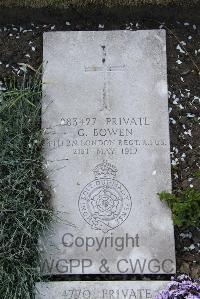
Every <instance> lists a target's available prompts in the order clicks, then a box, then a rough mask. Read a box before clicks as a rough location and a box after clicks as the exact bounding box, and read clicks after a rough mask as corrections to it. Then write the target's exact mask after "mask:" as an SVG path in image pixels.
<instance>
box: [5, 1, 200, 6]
mask: <svg viewBox="0 0 200 299" xmlns="http://www.w3.org/2000/svg"><path fill="white" fill-rule="evenodd" d="M199 3H200V0H191V1H187V0H0V6H5V7H13V6H21V7H51V6H52V7H61V8H62V7H68V6H69V5H74V6H78V7H84V6H87V5H91V4H93V5H96V6H99V5H100V6H104V7H114V6H117V5H121V6H129V7H131V6H133V7H134V6H144V5H152V4H153V5H163V6H166V5H173V4H176V5H178V6H183V7H188V6H193V5H196V4H199Z"/></svg>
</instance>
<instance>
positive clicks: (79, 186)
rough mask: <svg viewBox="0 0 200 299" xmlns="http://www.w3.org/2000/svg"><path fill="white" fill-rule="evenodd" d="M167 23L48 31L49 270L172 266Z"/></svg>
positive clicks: (169, 269)
mask: <svg viewBox="0 0 200 299" xmlns="http://www.w3.org/2000/svg"><path fill="white" fill-rule="evenodd" d="M165 45H166V40H165V31H164V30H148V31H136V32H131V31H104V32H102V31H101V32H50V33H45V34H44V62H45V72H44V78H43V81H44V99H43V116H42V124H43V128H44V129H45V133H46V134H45V138H46V143H45V144H46V146H45V155H46V159H47V163H46V167H47V171H48V175H49V180H50V182H51V184H52V186H53V195H52V203H53V206H54V208H55V210H56V211H58V216H59V218H60V221H59V223H57V224H54V225H53V227H52V230H51V231H50V232H45V233H44V236H43V238H42V239H41V250H43V259H42V261H41V270H42V272H43V273H53V274H77V273H80V274H84V273H101V274H107V273H116V274H120V273H121V274H124V273H136V274H142V273H149V274H157V273H174V272H175V251H174V232H173V224H172V219H171V213H170V211H169V209H168V208H167V206H166V205H165V203H163V202H161V201H160V200H159V196H158V195H157V193H158V192H161V191H164V190H165V191H170V190H171V177H170V146H169V127H168V95H167V76H166V47H165Z"/></svg>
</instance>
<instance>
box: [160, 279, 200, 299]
mask: <svg viewBox="0 0 200 299" xmlns="http://www.w3.org/2000/svg"><path fill="white" fill-rule="evenodd" d="M155 299H200V280H196V281H195V280H192V279H191V278H190V277H189V276H187V275H185V274H183V275H180V276H179V277H177V278H176V279H175V278H174V277H172V281H171V282H170V283H168V285H167V286H166V288H165V289H164V290H162V291H161V292H159V294H158V295H157V296H156V297H155Z"/></svg>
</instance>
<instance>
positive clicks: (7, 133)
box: [0, 75, 52, 299]
mask: <svg viewBox="0 0 200 299" xmlns="http://www.w3.org/2000/svg"><path fill="white" fill-rule="evenodd" d="M40 99H41V82H40V79H39V77H38V76H37V75H36V76H35V77H34V78H33V79H29V80H24V81H23V82H22V83H21V85H20V86H16V84H15V82H11V83H9V84H8V90H7V91H6V92H4V93H2V92H0V146H1V151H0V281H1V284H0V298H2V299H4V298H5V299H11V298H12V299H17V298H24V299H28V298H32V287H33V284H34V282H35V281H36V280H39V279H40V274H39V270H38V268H37V265H38V257H39V252H38V249H37V240H38V235H39V233H40V231H41V230H42V229H44V228H45V227H46V226H47V224H48V223H49V221H50V220H51V219H52V211H51V208H50V207H49V198H50V191H49V189H48V186H46V185H45V183H44V182H45V173H44V170H43V156H42V150H41V149H42V144H43V137H42V132H41V129H40V127H41V124H40V122H41V121H40V117H41V105H40Z"/></svg>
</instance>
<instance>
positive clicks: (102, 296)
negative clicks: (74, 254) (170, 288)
mask: <svg viewBox="0 0 200 299" xmlns="http://www.w3.org/2000/svg"><path fill="white" fill-rule="evenodd" d="M166 285H167V282H166V281H152V282H151V281H68V282H66V281H63V282H61V281H59V282H49V283H38V284H37V285H36V288H37V295H36V299H45V298H48V299H155V296H156V294H158V293H159V291H160V290H161V289H162V288H164V287H165V286H166Z"/></svg>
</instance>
